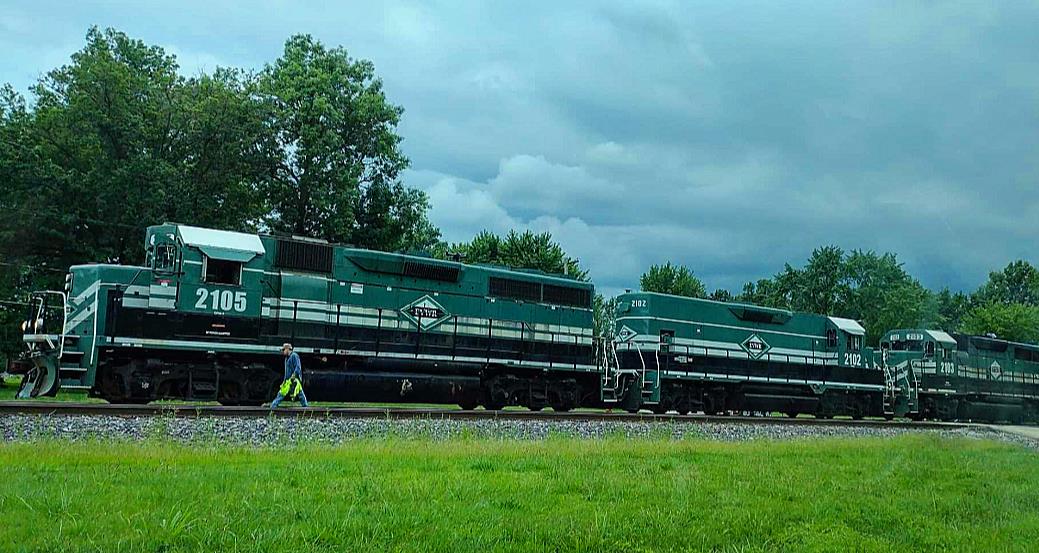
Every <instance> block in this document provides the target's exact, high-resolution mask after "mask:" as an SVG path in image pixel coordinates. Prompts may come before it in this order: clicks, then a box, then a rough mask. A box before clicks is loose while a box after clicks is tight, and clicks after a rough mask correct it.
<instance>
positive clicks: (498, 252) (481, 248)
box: [436, 230, 588, 280]
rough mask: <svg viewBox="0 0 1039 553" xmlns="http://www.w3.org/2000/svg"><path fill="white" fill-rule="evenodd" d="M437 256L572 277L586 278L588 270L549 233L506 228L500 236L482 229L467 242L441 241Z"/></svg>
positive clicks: (577, 278) (576, 278)
mask: <svg viewBox="0 0 1039 553" xmlns="http://www.w3.org/2000/svg"><path fill="white" fill-rule="evenodd" d="M436 255H437V257H441V258H448V257H450V256H452V255H457V256H459V257H460V258H461V259H462V260H463V261H465V262H466V263H488V264H493V265H501V266H504V267H512V268H515V269H534V270H537V271H541V272H543V273H548V274H555V275H562V276H567V277H570V278H573V279H575V280H588V271H586V270H584V269H582V268H581V266H580V262H579V261H578V260H577V259H575V258H573V257H570V256H568V255H567V254H566V252H564V251H563V248H562V247H561V246H560V245H559V244H557V243H556V242H555V241H553V240H552V234H551V233H549V232H542V233H534V232H532V231H529V230H526V231H523V232H522V233H518V232H516V231H514V230H513V231H509V233H508V234H507V235H505V236H504V237H501V236H498V235H496V234H494V233H491V232H488V231H483V232H481V233H480V234H477V235H476V236H475V237H474V238H473V239H472V241H471V242H465V243H461V244H453V245H451V246H447V245H444V244H442V245H441V246H440V247H439V248H438V249H437V251H436Z"/></svg>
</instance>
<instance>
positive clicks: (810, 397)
mask: <svg viewBox="0 0 1039 553" xmlns="http://www.w3.org/2000/svg"><path fill="white" fill-rule="evenodd" d="M662 386H663V388H662V389H661V395H660V398H661V399H660V403H659V404H657V405H654V406H653V409H652V410H653V411H654V412H656V413H665V412H668V411H675V412H678V413H681V414H686V413H695V412H698V411H699V412H703V413H704V414H707V415H721V414H728V413H742V412H750V413H772V412H779V413H785V414H786V415H787V416H790V417H796V416H797V415H799V414H810V415H814V416H816V417H820V418H832V417H835V416H850V417H852V418H855V419H860V418H863V417H879V416H883V415H884V412H883V398H882V397H881V395H880V393H879V392H865V391H855V390H844V389H828V390H826V391H824V392H823V393H821V394H817V393H815V392H814V391H813V390H811V389H810V388H809V387H807V386H761V385H750V384H746V383H718V382H706V381H683V380H666V381H665V382H664V383H663V384H662Z"/></svg>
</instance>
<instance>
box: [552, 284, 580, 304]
mask: <svg viewBox="0 0 1039 553" xmlns="http://www.w3.org/2000/svg"><path fill="white" fill-rule="evenodd" d="M544 300H545V303H552V304H556V305H568V306H570V307H591V306H592V293H591V291H590V290H587V289H585V288H574V287H572V286H556V285H555V284H546V285H545V288H544Z"/></svg>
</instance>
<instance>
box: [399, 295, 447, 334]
mask: <svg viewBox="0 0 1039 553" xmlns="http://www.w3.org/2000/svg"><path fill="white" fill-rule="evenodd" d="M400 312H401V314H402V315H404V318H405V319H407V320H409V321H411V322H412V323H415V326H417V327H419V328H420V329H422V330H429V329H431V328H433V327H435V326H437V325H438V324H440V323H442V322H444V321H446V320H447V319H448V318H449V317H450V316H451V314H450V313H448V312H447V311H446V310H445V309H444V307H443V306H442V305H440V304H439V303H437V301H436V300H435V299H433V298H431V297H429V296H422V297H421V298H419V299H417V300H415V301H413V302H411V303H409V304H408V305H405V306H404V307H403V308H402V309H401V310H400Z"/></svg>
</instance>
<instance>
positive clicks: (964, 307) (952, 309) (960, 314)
mask: <svg viewBox="0 0 1039 553" xmlns="http://www.w3.org/2000/svg"><path fill="white" fill-rule="evenodd" d="M934 302H935V311H936V312H937V313H936V316H935V317H934V319H935V324H936V325H937V326H938V328H939V329H941V330H944V331H946V332H958V331H959V330H960V326H961V325H962V324H963V318H964V317H965V316H966V315H967V312H968V311H969V310H970V298H969V297H968V296H967V295H966V294H964V293H963V292H951V291H949V289H948V288H943V289H942V290H941V291H940V292H938V293H936V294H934Z"/></svg>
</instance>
